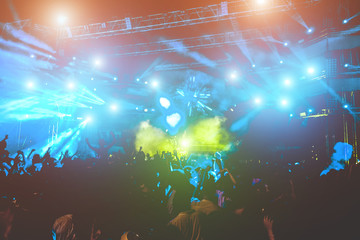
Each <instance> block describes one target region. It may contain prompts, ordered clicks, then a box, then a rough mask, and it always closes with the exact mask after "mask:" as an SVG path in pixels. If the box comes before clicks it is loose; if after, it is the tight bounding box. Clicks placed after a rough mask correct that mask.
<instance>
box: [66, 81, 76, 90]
mask: <svg viewBox="0 0 360 240" xmlns="http://www.w3.org/2000/svg"><path fill="white" fill-rule="evenodd" d="M67 87H68V89H70V90H72V89H74V88H75V84H74V83H72V82H69V83H68V85H67Z"/></svg>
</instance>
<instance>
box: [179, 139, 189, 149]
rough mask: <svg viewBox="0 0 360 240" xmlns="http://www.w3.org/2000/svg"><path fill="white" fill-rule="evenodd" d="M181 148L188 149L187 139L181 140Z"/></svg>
mask: <svg viewBox="0 0 360 240" xmlns="http://www.w3.org/2000/svg"><path fill="white" fill-rule="evenodd" d="M181 146H182V147H183V148H188V147H190V141H189V140H188V139H183V140H182V141H181Z"/></svg>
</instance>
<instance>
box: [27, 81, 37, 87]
mask: <svg viewBox="0 0 360 240" xmlns="http://www.w3.org/2000/svg"><path fill="white" fill-rule="evenodd" d="M34 85H35V84H34V82H28V83H27V87H28V88H34Z"/></svg>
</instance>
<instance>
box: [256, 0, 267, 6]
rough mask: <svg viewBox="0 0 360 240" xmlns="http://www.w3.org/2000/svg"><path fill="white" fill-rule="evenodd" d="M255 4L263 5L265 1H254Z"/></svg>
mask: <svg viewBox="0 0 360 240" xmlns="http://www.w3.org/2000/svg"><path fill="white" fill-rule="evenodd" d="M256 3H257V4H258V5H264V4H265V3H266V0H256Z"/></svg>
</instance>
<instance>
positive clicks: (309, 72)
mask: <svg viewBox="0 0 360 240" xmlns="http://www.w3.org/2000/svg"><path fill="white" fill-rule="evenodd" d="M307 72H308V74H314V73H315V68H313V67H309V68H308V69H307Z"/></svg>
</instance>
